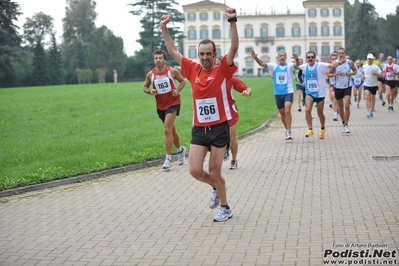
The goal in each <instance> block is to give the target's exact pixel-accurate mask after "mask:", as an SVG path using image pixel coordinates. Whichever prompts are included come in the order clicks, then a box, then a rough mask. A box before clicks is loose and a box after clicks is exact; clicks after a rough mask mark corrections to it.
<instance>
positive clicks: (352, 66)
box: [348, 61, 357, 77]
mask: <svg viewBox="0 0 399 266" xmlns="http://www.w3.org/2000/svg"><path fill="white" fill-rule="evenodd" d="M350 62H351V68H352V72H348V76H349V77H350V76H353V75H356V73H357V68H356V66H355V64H354V63H353V61H350Z"/></svg>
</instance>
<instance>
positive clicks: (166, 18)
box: [159, 15, 183, 65]
mask: <svg viewBox="0 0 399 266" xmlns="http://www.w3.org/2000/svg"><path fill="white" fill-rule="evenodd" d="M171 19H172V17H171V15H163V16H162V19H161V22H160V23H159V25H160V26H161V30H162V35H163V38H164V40H165V46H166V48H167V49H168V52H169V54H170V55H171V56H172V57H173V59H175V60H176V62H177V63H178V64H179V65H181V61H182V58H183V55H182V54H181V53H180V52H179V51H178V50H177V47H176V45H175V43H174V42H173V40H172V37H170V34H169V30H168V28H167V27H166V25H167V24H168V23H169V22H170V21H171Z"/></svg>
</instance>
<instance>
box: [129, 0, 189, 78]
mask: <svg viewBox="0 0 399 266" xmlns="http://www.w3.org/2000/svg"><path fill="white" fill-rule="evenodd" d="M129 5H130V6H133V7H134V8H135V9H134V10H132V11H129V12H130V13H131V14H132V15H134V16H140V17H141V18H140V23H141V25H142V28H143V29H144V30H143V31H141V32H140V33H139V34H140V39H139V40H137V42H138V43H140V44H141V46H142V47H143V48H142V50H140V51H139V52H138V53H137V55H138V56H139V57H140V61H141V60H142V62H140V63H142V67H143V70H144V73H145V72H147V71H148V70H149V69H151V68H152V67H153V63H152V60H151V58H152V52H153V51H154V50H156V49H162V50H164V51H166V52H167V49H166V46H165V44H164V41H163V37H162V31H161V28H160V26H159V22H160V19H161V17H162V15H164V14H171V15H172V16H173V24H172V25H176V24H175V23H182V22H184V14H183V13H181V12H180V11H178V10H176V9H174V8H173V6H174V5H178V3H177V2H176V1H174V0H136V1H135V3H132V4H129ZM168 30H169V33H170V35H171V37H172V39H173V40H174V41H175V43H176V45H177V44H178V43H179V41H180V40H181V39H182V38H184V36H183V32H182V31H181V30H180V28H179V27H178V26H173V27H169V28H168ZM179 48H180V47H179ZM180 50H182V47H181V48H180ZM137 55H136V56H137ZM171 62H173V61H171Z"/></svg>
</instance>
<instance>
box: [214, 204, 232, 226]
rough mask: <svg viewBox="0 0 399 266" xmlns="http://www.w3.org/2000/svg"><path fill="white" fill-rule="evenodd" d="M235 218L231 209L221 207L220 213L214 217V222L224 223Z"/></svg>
mask: <svg viewBox="0 0 399 266" xmlns="http://www.w3.org/2000/svg"><path fill="white" fill-rule="evenodd" d="M231 217H233V211H232V210H231V209H230V208H229V209H227V208H226V207H222V206H219V209H218V212H217V213H216V215H215V217H213V221H215V222H224V221H227V220H228V219H230V218H231Z"/></svg>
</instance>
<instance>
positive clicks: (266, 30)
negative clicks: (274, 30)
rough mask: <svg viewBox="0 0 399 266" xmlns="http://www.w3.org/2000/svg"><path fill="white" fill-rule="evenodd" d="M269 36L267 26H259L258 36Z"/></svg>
mask: <svg viewBox="0 0 399 266" xmlns="http://www.w3.org/2000/svg"><path fill="white" fill-rule="evenodd" d="M268 36H269V33H268V29H267V28H260V37H261V38H267V37H268Z"/></svg>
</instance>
